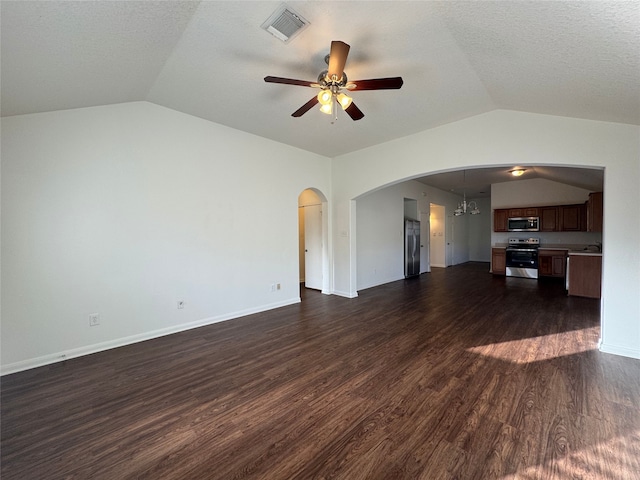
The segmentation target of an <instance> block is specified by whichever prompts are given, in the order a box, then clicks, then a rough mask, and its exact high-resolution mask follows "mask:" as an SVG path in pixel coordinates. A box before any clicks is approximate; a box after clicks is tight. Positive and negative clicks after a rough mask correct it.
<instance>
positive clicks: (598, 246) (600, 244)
mask: <svg viewBox="0 0 640 480" xmlns="http://www.w3.org/2000/svg"><path fill="white" fill-rule="evenodd" d="M589 247H596V248H597V249H598V252H599V253H602V242H596V243H592V244H591V245H587V248H585V250H589Z"/></svg>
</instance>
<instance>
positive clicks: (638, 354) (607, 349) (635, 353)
mask: <svg viewBox="0 0 640 480" xmlns="http://www.w3.org/2000/svg"><path fill="white" fill-rule="evenodd" d="M598 349H599V350H600V351H601V352H603V353H611V354H613V355H621V356H623V357H630V358H638V359H640V350H635V349H633V348H627V347H620V346H616V345H605V344H603V343H600V346H599V347H598Z"/></svg>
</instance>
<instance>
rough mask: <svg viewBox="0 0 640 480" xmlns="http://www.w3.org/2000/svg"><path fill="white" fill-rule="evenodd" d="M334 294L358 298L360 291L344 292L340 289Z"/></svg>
mask: <svg viewBox="0 0 640 480" xmlns="http://www.w3.org/2000/svg"><path fill="white" fill-rule="evenodd" d="M333 294H334V295H338V296H339V297H345V298H356V297H357V296H358V292H355V293H349V292H342V291H340V290H334V291H333Z"/></svg>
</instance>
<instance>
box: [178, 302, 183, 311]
mask: <svg viewBox="0 0 640 480" xmlns="http://www.w3.org/2000/svg"><path fill="white" fill-rule="evenodd" d="M177 306H178V310H182V309H183V308H184V300H178V302H177Z"/></svg>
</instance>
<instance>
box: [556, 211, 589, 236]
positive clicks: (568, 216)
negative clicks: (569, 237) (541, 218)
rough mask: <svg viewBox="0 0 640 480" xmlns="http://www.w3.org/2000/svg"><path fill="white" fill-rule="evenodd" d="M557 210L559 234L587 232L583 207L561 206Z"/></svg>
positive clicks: (585, 213) (585, 212)
mask: <svg viewBox="0 0 640 480" xmlns="http://www.w3.org/2000/svg"><path fill="white" fill-rule="evenodd" d="M558 210H559V217H560V231H561V232H584V231H586V230H587V209H586V207H585V206H584V205H561V206H560V207H558Z"/></svg>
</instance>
